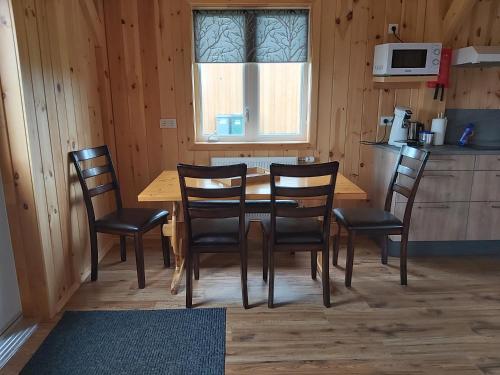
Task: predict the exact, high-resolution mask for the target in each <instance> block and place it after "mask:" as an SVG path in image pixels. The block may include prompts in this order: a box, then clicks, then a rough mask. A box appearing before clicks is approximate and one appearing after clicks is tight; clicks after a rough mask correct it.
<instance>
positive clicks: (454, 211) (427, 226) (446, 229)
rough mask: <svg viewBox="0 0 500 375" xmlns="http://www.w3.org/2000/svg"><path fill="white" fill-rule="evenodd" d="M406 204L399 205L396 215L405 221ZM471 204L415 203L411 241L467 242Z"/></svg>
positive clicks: (411, 225)
mask: <svg viewBox="0 0 500 375" xmlns="http://www.w3.org/2000/svg"><path fill="white" fill-rule="evenodd" d="M405 207H406V204H405V203H397V204H396V208H395V215H396V216H397V217H399V218H400V219H401V220H402V219H403V215H404V210H405ZM468 209H469V203H466V202H453V203H415V204H414V205H413V211H412V215H411V224H410V241H460V240H465V238H466V230H467V214H468Z"/></svg>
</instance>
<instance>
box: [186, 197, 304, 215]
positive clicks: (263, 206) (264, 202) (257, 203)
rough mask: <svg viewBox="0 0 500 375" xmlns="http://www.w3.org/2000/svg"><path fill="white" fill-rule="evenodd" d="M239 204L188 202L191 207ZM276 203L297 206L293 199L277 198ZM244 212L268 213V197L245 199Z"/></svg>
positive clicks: (208, 201)
mask: <svg viewBox="0 0 500 375" xmlns="http://www.w3.org/2000/svg"><path fill="white" fill-rule="evenodd" d="M221 204H222V205H239V204H240V202H239V201H237V200H203V201H192V202H191V203H190V205H191V207H193V208H207V207H220V205H221ZM276 204H277V205H280V206H290V207H298V203H297V202H296V201H294V200H277V201H276ZM245 212H246V213H270V212H271V201H270V200H268V199H260V200H259V199H255V200H247V201H246V202H245Z"/></svg>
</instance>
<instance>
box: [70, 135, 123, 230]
mask: <svg viewBox="0 0 500 375" xmlns="http://www.w3.org/2000/svg"><path fill="white" fill-rule="evenodd" d="M69 157H70V160H71V161H72V162H73V164H74V166H75V169H76V174H77V175H78V180H79V181H80V185H81V187H82V191H83V198H84V200H85V206H86V208H87V215H88V219H89V221H90V222H94V221H95V213H94V205H93V204H92V198H94V197H96V196H98V195H101V194H104V193H107V192H108V191H113V192H114V195H115V202H116V207H117V209H120V208H122V200H121V195H120V186H119V184H118V179H117V178H116V173H115V169H114V167H113V161H112V160H111V154H110V153H109V149H108V146H106V145H104V146H99V147H93V148H86V149H83V150H79V151H72V152H70V153H69ZM100 157H103V158H104V164H102V165H98V166H92V167H89V168H87V169H84V168H83V167H82V163H85V162H88V161H91V160H93V159H97V158H100ZM103 175H109V176H110V177H111V181H109V182H106V183H103V184H98V185H97V186H94V187H89V184H88V181H87V180H88V179H90V178H94V177H98V176H103Z"/></svg>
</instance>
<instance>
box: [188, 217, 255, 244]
mask: <svg viewBox="0 0 500 375" xmlns="http://www.w3.org/2000/svg"><path fill="white" fill-rule="evenodd" d="M238 224H239V219H238V218H237V217H230V218H225V219H193V220H192V221H191V235H192V238H193V245H195V246H217V245H238V243H239V232H240V231H239V225H238ZM248 225H249V223H248V222H245V232H247V231H248Z"/></svg>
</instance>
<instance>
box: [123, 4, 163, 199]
mask: <svg viewBox="0 0 500 375" xmlns="http://www.w3.org/2000/svg"><path fill="white" fill-rule="evenodd" d="M141 4H142V2H141ZM141 6H142V5H141ZM138 7H139V2H138V1H135V0H134V1H126V2H123V3H122V13H121V15H122V37H123V38H124V42H123V46H124V52H125V53H124V59H125V61H126V64H125V73H126V84H127V98H128V112H129V118H130V128H129V129H128V134H127V136H128V137H129V138H130V141H129V142H130V144H132V149H131V152H132V160H134V185H133V189H132V190H133V192H134V195H136V196H137V194H138V193H139V192H140V191H142V190H143V189H144V188H145V187H146V186H147V185H148V183H149V182H150V181H151V179H150V177H149V159H148V148H149V145H148V138H147V130H146V127H147V126H148V124H147V123H146V117H145V111H144V89H143V88H144V86H143V76H142V69H141V56H140V55H141V54H140V50H141V45H140V40H139V31H140V30H139V27H138V23H139V20H138ZM142 48H146V46H143V47H142ZM155 141H156V140H154V141H153V140H151V139H150V141H149V142H150V143H152V142H155ZM130 188H131V187H128V189H130ZM135 201H137V198H136V199H135ZM135 204H136V205H137V203H135Z"/></svg>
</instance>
